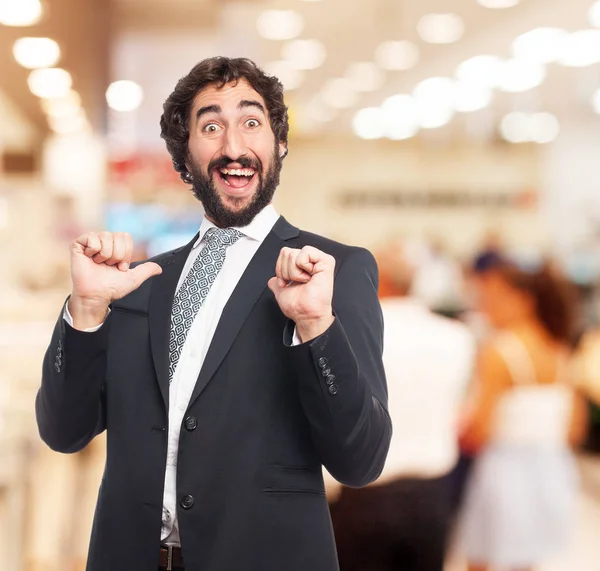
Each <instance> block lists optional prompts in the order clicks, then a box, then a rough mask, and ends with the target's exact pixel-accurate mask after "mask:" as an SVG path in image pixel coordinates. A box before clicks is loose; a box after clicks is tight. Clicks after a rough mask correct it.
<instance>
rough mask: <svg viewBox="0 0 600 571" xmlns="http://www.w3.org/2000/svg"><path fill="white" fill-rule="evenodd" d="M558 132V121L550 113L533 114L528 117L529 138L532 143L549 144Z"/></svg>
mask: <svg viewBox="0 0 600 571" xmlns="http://www.w3.org/2000/svg"><path fill="white" fill-rule="evenodd" d="M559 132H560V125H559V123H558V119H557V118H556V117H555V116H554V115H552V114H551V113H535V114H533V115H531V116H530V117H529V138H530V140H531V141H533V142H534V143H539V144H540V145H543V144H545V143H551V142H552V141H554V139H556V137H558V134H559Z"/></svg>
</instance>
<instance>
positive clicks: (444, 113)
mask: <svg viewBox="0 0 600 571" xmlns="http://www.w3.org/2000/svg"><path fill="white" fill-rule="evenodd" d="M413 97H414V100H415V104H416V107H417V117H418V122H419V125H420V126H421V127H422V128H423V129H437V128H438V127H442V126H444V125H446V124H447V123H449V122H450V121H451V119H452V117H453V116H454V111H455V105H456V101H455V91H454V82H453V81H452V80H451V79H450V78H449V77H430V78H429V79H425V80H424V81H421V83H419V84H418V85H417V86H416V87H415V89H414V91H413Z"/></svg>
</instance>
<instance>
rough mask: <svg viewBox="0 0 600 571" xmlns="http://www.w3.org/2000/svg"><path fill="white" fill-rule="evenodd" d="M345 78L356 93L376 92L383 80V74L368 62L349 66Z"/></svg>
mask: <svg viewBox="0 0 600 571" xmlns="http://www.w3.org/2000/svg"><path fill="white" fill-rule="evenodd" d="M346 77H347V78H348V79H349V80H350V82H351V83H352V86H353V87H354V89H355V90H356V91H377V90H378V89H379V88H380V87H381V86H382V85H383V81H384V79H385V78H384V75H383V72H382V71H381V70H380V69H379V68H378V67H377V66H376V65H375V64H374V63H372V62H369V61H361V62H356V63H352V64H350V65H349V66H348V69H347V70H346Z"/></svg>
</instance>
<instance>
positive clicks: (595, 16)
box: [588, 0, 600, 28]
mask: <svg viewBox="0 0 600 571" xmlns="http://www.w3.org/2000/svg"><path fill="white" fill-rule="evenodd" d="M588 19H589V21H590V24H591V25H592V26H594V27H596V28H600V0H597V1H596V2H594V3H593V4H592V6H591V8H590V11H589V12H588Z"/></svg>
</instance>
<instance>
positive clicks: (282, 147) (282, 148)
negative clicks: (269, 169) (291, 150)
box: [279, 142, 288, 159]
mask: <svg viewBox="0 0 600 571" xmlns="http://www.w3.org/2000/svg"><path fill="white" fill-rule="evenodd" d="M287 154H288V150H287V146H286V144H285V143H284V142H280V143H279V158H280V159H283V158H284V157H285V156H286V155H287Z"/></svg>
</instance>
